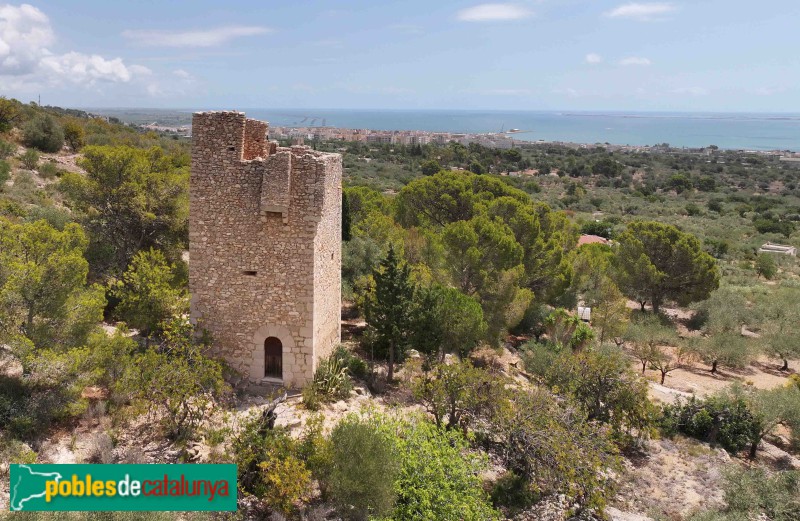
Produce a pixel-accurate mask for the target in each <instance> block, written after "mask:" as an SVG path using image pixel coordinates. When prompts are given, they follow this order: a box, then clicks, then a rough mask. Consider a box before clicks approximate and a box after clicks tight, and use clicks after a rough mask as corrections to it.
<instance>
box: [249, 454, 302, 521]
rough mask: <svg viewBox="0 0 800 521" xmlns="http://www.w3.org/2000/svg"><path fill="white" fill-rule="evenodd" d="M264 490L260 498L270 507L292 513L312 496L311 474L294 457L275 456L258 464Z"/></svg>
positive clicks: (268, 456)
mask: <svg viewBox="0 0 800 521" xmlns="http://www.w3.org/2000/svg"><path fill="white" fill-rule="evenodd" d="M258 468H259V469H260V470H261V480H262V483H263V490H262V491H261V493H260V494H259V497H260V498H261V499H263V500H264V501H265V502H266V503H267V504H268V505H269V506H270V507H272V508H274V509H276V510H279V511H281V512H283V513H287V514H288V513H290V512H292V511H293V510H294V509H295V505H296V504H297V503H299V502H301V501H305V500H307V499H308V497H309V495H310V494H311V472H309V471H308V469H307V468H306V466H305V464H304V463H303V462H302V461H300V460H298V459H297V458H296V457H294V456H293V455H285V456H280V455H273V454H270V453H268V454H267V459H266V460H264V461H262V462H261V463H259V464H258Z"/></svg>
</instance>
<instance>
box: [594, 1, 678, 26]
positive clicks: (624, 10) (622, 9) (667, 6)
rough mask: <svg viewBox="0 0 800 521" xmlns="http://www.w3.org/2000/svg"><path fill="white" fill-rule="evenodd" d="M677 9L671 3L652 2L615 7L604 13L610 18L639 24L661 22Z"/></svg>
mask: <svg viewBox="0 0 800 521" xmlns="http://www.w3.org/2000/svg"><path fill="white" fill-rule="evenodd" d="M676 9H677V8H676V7H675V5H673V4H671V3H665V2H654V3H646V4H640V3H636V2H632V3H629V4H623V5H620V6H617V7H615V8H614V9H612V10H611V11H608V12H607V13H606V16H608V17H610V18H630V19H633V20H638V21H640V22H651V21H654V20H661V19H663V18H664V16H665V15H668V14H670V13H672V12H674V11H675V10H676Z"/></svg>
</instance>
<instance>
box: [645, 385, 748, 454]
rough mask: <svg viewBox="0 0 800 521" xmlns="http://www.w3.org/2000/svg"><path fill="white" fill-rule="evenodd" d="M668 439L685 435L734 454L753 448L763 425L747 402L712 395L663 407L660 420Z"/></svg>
mask: <svg viewBox="0 0 800 521" xmlns="http://www.w3.org/2000/svg"><path fill="white" fill-rule="evenodd" d="M659 424H660V427H661V431H662V432H663V433H664V434H665V435H666V436H672V435H674V434H676V433H681V434H685V435H687V436H691V437H693V438H697V439H699V440H702V441H706V442H709V443H711V444H714V443H719V444H720V445H721V446H722V447H723V448H724V449H725V450H727V451H728V452H731V453H734V454H735V453H738V452H741V451H742V450H743V449H744V448H745V447H747V446H749V445H750V443H751V440H752V437H753V435H754V433H755V432H757V431H758V429H759V425H758V422H757V420H756V419H755V418H754V417H753V415H752V414H751V413H750V411H749V410H748V409H747V404H746V403H745V401H744V400H743V399H732V398H729V397H726V396H712V397H709V398H706V399H704V400H700V399H697V398H696V397H694V396H693V397H691V398H690V399H689V400H687V401H682V400H678V401H677V402H676V403H675V404H674V405H665V406H664V407H663V408H662V414H661V418H660V420H659Z"/></svg>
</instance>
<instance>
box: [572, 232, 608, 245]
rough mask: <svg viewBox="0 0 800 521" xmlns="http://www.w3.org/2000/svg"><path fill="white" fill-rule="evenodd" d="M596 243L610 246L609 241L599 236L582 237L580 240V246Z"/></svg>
mask: <svg viewBox="0 0 800 521" xmlns="http://www.w3.org/2000/svg"><path fill="white" fill-rule="evenodd" d="M595 243H600V244H608V239H606V238H605V237H600V236H599V235H581V238H580V239H578V246H582V245H584V244H595Z"/></svg>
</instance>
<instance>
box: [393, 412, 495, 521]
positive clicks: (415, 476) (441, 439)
mask: <svg viewBox="0 0 800 521" xmlns="http://www.w3.org/2000/svg"><path fill="white" fill-rule="evenodd" d="M399 450H400V453H401V454H402V464H401V466H400V473H399V475H398V478H397V481H396V483H395V489H396V491H397V501H396V504H395V507H394V513H393V516H392V518H393V519H397V520H405V519H459V520H462V521H487V520H490V519H497V518H498V514H497V512H496V511H495V510H494V509H493V508H492V506H491V505H490V503H489V497H488V495H487V494H486V492H484V490H483V488H482V484H481V478H480V475H479V473H480V472H481V471H482V470H483V469H484V468H485V467H486V464H487V461H486V457H485V456H484V455H481V454H477V453H472V452H470V451H469V447H468V444H467V442H466V440H465V439H464V436H463V435H462V434H461V432H460V431H458V430H443V429H439V428H437V427H436V426H435V425H433V424H432V423H430V422H428V421H425V420H423V419H416V420H412V421H411V422H408V423H405V424H403V425H402V427H401V429H400V436H399Z"/></svg>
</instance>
